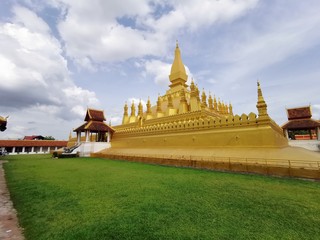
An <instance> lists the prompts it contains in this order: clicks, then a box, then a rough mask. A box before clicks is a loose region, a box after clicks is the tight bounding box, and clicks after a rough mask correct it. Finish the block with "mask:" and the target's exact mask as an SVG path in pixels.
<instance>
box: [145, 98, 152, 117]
mask: <svg viewBox="0 0 320 240" xmlns="http://www.w3.org/2000/svg"><path fill="white" fill-rule="evenodd" d="M146 106H147V114H150V113H151V103H150V97H148V102H147V104H146Z"/></svg>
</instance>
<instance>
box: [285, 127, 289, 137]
mask: <svg viewBox="0 0 320 240" xmlns="http://www.w3.org/2000/svg"><path fill="white" fill-rule="evenodd" d="M284 135H285V136H286V138H287V139H288V140H289V133H288V129H284Z"/></svg>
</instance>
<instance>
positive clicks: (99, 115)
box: [84, 108, 106, 122]
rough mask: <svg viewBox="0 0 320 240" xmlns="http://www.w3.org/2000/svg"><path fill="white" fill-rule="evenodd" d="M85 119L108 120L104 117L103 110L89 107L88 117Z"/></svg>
mask: <svg viewBox="0 0 320 240" xmlns="http://www.w3.org/2000/svg"><path fill="white" fill-rule="evenodd" d="M84 120H85V121H90V120H94V121H99V122H103V121H105V120H106V118H105V117H104V112H103V111H102V110H96V109H90V108H88V109H87V113H86V117H85V119H84Z"/></svg>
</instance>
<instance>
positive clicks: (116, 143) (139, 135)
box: [112, 113, 288, 148]
mask: <svg viewBox="0 0 320 240" xmlns="http://www.w3.org/2000/svg"><path fill="white" fill-rule="evenodd" d="M285 146H288V141H287V139H286V138H285V136H284V134H283V132H282V130H281V129H280V128H279V126H278V125H276V124H275V123H274V122H273V121H272V120H270V119H259V118H257V117H256V115H255V114H253V113H252V114H249V116H247V115H245V114H243V115H242V116H241V117H240V116H237V115H236V116H230V117H227V118H223V119H196V120H193V121H174V122H170V123H163V124H155V125H146V126H144V127H143V126H142V127H134V126H132V125H130V127H128V128H125V127H124V125H122V126H121V128H120V129H119V130H116V132H115V134H114V135H113V139H112V147H113V148H162V147H164V148H167V147H178V148H185V147H188V148H189V147H285Z"/></svg>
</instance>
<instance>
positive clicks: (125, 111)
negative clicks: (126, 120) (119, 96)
mask: <svg viewBox="0 0 320 240" xmlns="http://www.w3.org/2000/svg"><path fill="white" fill-rule="evenodd" d="M123 110H124V113H123V115H124V116H128V104H127V102H126V103H125V105H124V107H123Z"/></svg>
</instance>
